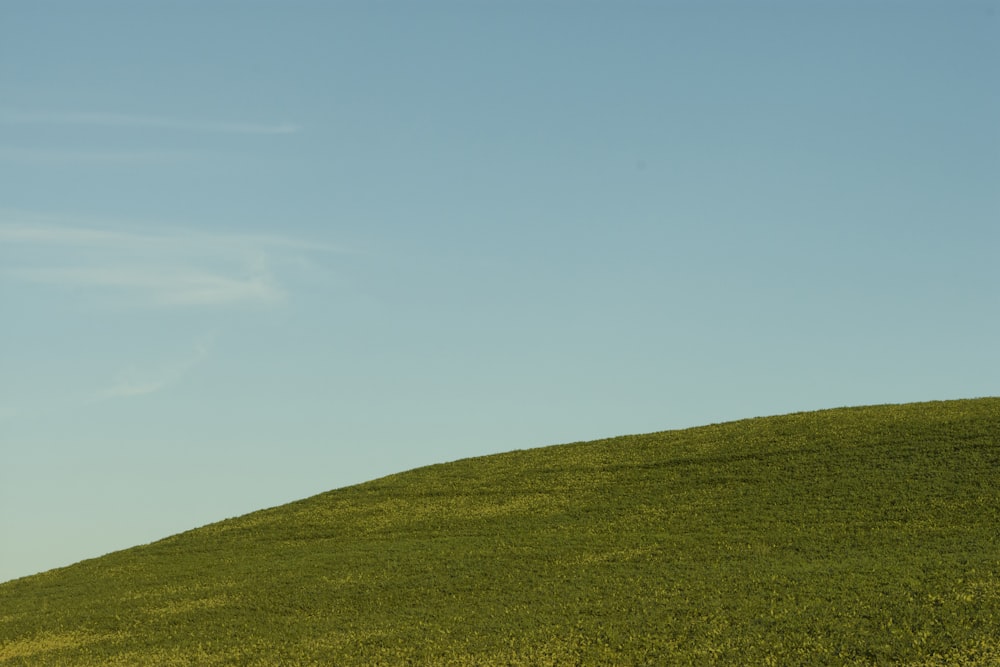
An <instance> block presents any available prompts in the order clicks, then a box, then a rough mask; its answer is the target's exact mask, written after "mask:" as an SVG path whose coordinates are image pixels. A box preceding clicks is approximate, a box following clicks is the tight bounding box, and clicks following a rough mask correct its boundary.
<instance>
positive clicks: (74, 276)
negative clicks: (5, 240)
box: [7, 266, 285, 306]
mask: <svg viewBox="0 0 1000 667" xmlns="http://www.w3.org/2000/svg"><path fill="white" fill-rule="evenodd" d="M7 275H9V276H11V277H13V278H16V279H19V280H23V281H26V282H32V283H40V284H47V285H56V286H61V287H72V288H80V287H84V288H86V287H90V288H111V289H117V290H129V291H132V292H134V293H135V294H136V295H139V296H141V297H142V302H143V303H145V304H147V305H158V306H209V305H221V304H236V303H276V302H279V301H281V300H282V299H284V297H285V292H284V291H283V290H282V289H281V288H279V287H278V286H277V285H276V284H275V282H274V278H273V277H272V276H271V275H270V274H268V273H257V274H254V275H249V276H246V277H233V276H227V275H223V274H220V273H211V272H208V271H205V270H201V269H187V268H160V267H138V266H136V267H114V268H99V267H98V268H91V267H83V268H42V269H11V270H9V271H8V272H7Z"/></svg>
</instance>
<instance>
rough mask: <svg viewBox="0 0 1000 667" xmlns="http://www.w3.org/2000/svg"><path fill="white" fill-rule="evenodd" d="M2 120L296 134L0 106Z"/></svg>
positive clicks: (290, 128)
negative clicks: (20, 109) (7, 108)
mask: <svg viewBox="0 0 1000 667" xmlns="http://www.w3.org/2000/svg"><path fill="white" fill-rule="evenodd" d="M0 123H5V124H12V125H28V124H30V125H92V126H103V127H145V128H153V129H164V130H181V131H186V132H220V133H227V134H262V135H265V134H294V133H296V132H298V131H299V129H300V128H299V126H298V125H295V124H294V123H276V124H263V123H244V122H232V121H222V122H217V121H192V120H183V119H179V118H165V117H160V116H137V115H131V114H120V113H101V112H85V111H69V112H58V111H31V112H26V111H16V110H0Z"/></svg>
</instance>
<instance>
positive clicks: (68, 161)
mask: <svg viewBox="0 0 1000 667" xmlns="http://www.w3.org/2000/svg"><path fill="white" fill-rule="evenodd" d="M191 155H192V154H191V153H186V152H181V151H119V152H111V151H64V150H42V149H25V148H3V147H0V160H2V161H6V162H20V163H22V164H37V165H49V166H51V165H73V164H81V163H85V164H101V165H120V164H124V165H134V164H152V163H163V162H171V161H174V160H182V159H186V158H188V157H190V156H191Z"/></svg>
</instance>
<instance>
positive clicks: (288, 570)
mask: <svg viewBox="0 0 1000 667" xmlns="http://www.w3.org/2000/svg"><path fill="white" fill-rule="evenodd" d="M178 492H179V493H182V492H183V491H182V490H178ZM998 638H1000V399H994V398H990V399H975V400H963V401H946V402H934V403H920V404H907V405H892V406H877V407H864V408H842V409H836V410H826V411H820V412H811V413H800V414H792V415H786V416H780V417H767V418H758V419H750V420H744V421H738V422H732V423H726V424H715V425H711V426H704V427H700V428H693V429H687V430H681V431H668V432H662V433H654V434H649V435H636V436H624V437H619V438H611V439H607V440H600V441H596V442H586V443H575V444H568V445H558V446H553V447H545V448H539V449H531V450H524V451H514V452H509V453H506V454H499V455H495V456H487V457H481V458H474V459H466V460H462V461H456V462H453V463H448V464H443V465H435V466H430V467H426V468H420V469H416V470H411V471H409V472H404V473H400V474H397V475H393V476H390V477H386V478H383V479H378V480H374V481H371V482H368V483H365V484H361V485H358V486H353V487H349V488H343V489H338V490H335V491H331V492H328V493H325V494H322V495H318V496H315V497H312V498H308V499H305V500H302V501H299V502H295V503H292V504H289V505H285V506H282V507H277V508H273V509H268V510H263V511H260V512H255V513H253V514H248V515H246V516H243V517H239V518H235V519H230V520H227V521H223V522H220V523H216V524H212V525H209V526H205V527H203V528H199V529H197V530H192V531H190V532H187V533H183V534H180V535H175V536H173V537H168V538H166V539H164V540H162V541H159V542H156V543H153V544H149V545H145V546H141V547H136V548H133V549H129V550H126V551H121V552H117V553H113V554H109V555H107V556H104V557H102V558H97V559H94V560H89V561H84V562H82V563H78V564H76V565H73V566H70V567H67V568H62V569H58V570H53V571H51V572H47V573H44V574H40V575H36V576H33V577H27V578H24V579H19V580H16V581H13V582H9V583H6V584H3V585H0V665H5V666H6V665H378V664H386V665H390V664H393V665H394V664H414V665H493V664H503V665H546V664H550V665H577V664H582V665H591V664H595V665H597V664H607V665H633V664H635V665H639V664H649V665H707V664H719V665H729V664H731V665H874V664H886V665H888V664H904V665H914V666H916V665H921V666H932V665H933V666H937V665H942V666H943V665H984V666H985V665H1000V639H998Z"/></svg>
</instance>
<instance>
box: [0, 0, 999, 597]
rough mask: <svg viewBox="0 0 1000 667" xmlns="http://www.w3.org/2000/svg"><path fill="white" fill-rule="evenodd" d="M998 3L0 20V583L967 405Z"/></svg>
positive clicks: (988, 355) (388, 8) (982, 347)
mask: <svg viewBox="0 0 1000 667" xmlns="http://www.w3.org/2000/svg"><path fill="white" fill-rule="evenodd" d="M998 75H1000V4H998V3H997V2H986V1H984V2H963V1H956V0H948V1H947V2H945V1H942V2H918V1H913V2H902V1H900V2H890V1H884V2H853V1H850V2H849V1H844V2H832V1H831V2H821V1H818V0H817V1H814V2H798V1H796V2H791V1H788V2H776V1H768V2H764V1H761V2H743V1H740V2H735V1H734V2H671V1H668V0H664V1H663V2H629V1H627V0H624V1H616V2H610V1H607V2H602V1H597V0H593V1H584V0H579V1H569V0H564V1H556V0H536V1H533V2H527V1H520V0H513V1H503V0H478V1H461V2H459V1H455V2H440V1H437V0H431V1H429V2H419V3H417V2H403V1H384V2H370V1H367V0H365V1H361V0H358V1H356V2H347V1H343V2H340V1H336V0H331V1H329V2H319V1H315V2H303V1H288V0H282V1H280V2H279V1H278V0H274V1H257V2H250V1H247V2H235V1H231V2H228V1H225V2H224V1H205V0H199V1H198V2H189V1H186V0H174V1H170V2H167V1H163V2H151V1H150V2H135V1H134V0H130V1H128V2H124V1H122V2H107V1H104V0H92V1H90V2H87V3H80V2H76V1H75V0H73V1H65V2H52V1H42V0H31V1H29V0H8V1H7V2H4V3H3V4H2V5H0V322H2V326H0V447H2V449H0V456H2V461H0V509H2V514H0V536H2V537H0V580H4V579H9V578H12V577H17V576H22V575H26V574H30V573H34V572H36V571H40V570H45V569H49V568H52V567H56V566H60V565H66V564H69V563H72V562H74V561H77V560H80V559H82V558H88V557H93V556H98V555H101V554H103V553H106V552H108V551H111V550H115V549H120V548H124V547H128V546H132V545H134V544H138V543H143V542H148V541H150V540H153V539H157V538H159V537H164V536H166V535H169V534H172V533H175V532H178V531H181V530H184V529H187V528H193V527H195V526H198V525H202V524H204V523H207V522H210V521H215V520H218V519H222V518H225V517H228V516H233V515H237V514H242V513H245V512H249V511H252V510H255V509H258V508H262V507H267V506H273V505H276V504H281V503H284V502H288V501H291V500H294V499H298V498H302V497H305V496H309V495H312V494H314V493H318V492H321V491H325V490H328V489H332V488H336V487H340V486H345V485H348V484H353V483H357V482H361V481H365V480H368V479H372V478H375V477H378V476H382V475H385V474H388V473H392V472H398V471H401V470H406V469H409V468H413V467H416V466H420V465H424V464H430V463H436V462H442V461H449V460H454V459H457V458H462V457H467V456H474V455H480V454H488V453H494V452H500V451H508V450H511V449H518V448H527V447H535V446H540V445H547V444H555V443H560V442H568V441H574V440H584V439H595V438H599V437H604V436H611V435H618V434H623V433H638V432H649V431H655V430H663V429H670V428H678V427H685V426H693V425H698V424H703V423H709V422H715V421H723V420H731V419H738V418H743V417H751V416H756V415H765V414H776V413H785V412H791V411H797V410H811V409H819V408H826V407H835V406H841V405H857V404H869V403H886V402H907V401H915V400H927V399H945V398H962V397H972V396H983V395H996V394H998V393H1000V351H998V340H1000V314H998V297H997V294H998V286H1000V285H998V281H1000V269H998V266H1000V263H998V262H997V248H998V245H1000V226H998V220H1000V187H998V186H1000V126H998V119H1000V87H998V86H997V81H998V80H1000V79H998Z"/></svg>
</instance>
